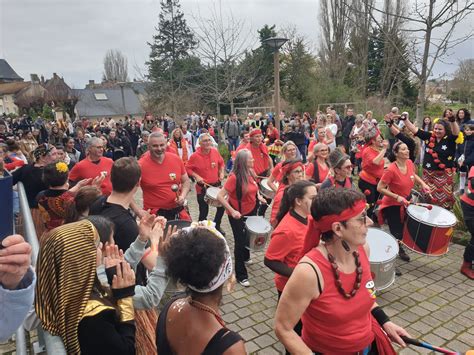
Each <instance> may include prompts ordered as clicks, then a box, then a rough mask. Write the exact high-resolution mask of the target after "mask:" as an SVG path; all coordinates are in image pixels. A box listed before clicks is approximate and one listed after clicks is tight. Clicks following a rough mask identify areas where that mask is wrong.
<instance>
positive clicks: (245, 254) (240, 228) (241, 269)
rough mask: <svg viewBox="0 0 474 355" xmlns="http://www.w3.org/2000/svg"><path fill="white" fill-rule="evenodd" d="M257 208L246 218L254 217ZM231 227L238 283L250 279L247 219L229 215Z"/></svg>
mask: <svg viewBox="0 0 474 355" xmlns="http://www.w3.org/2000/svg"><path fill="white" fill-rule="evenodd" d="M256 210H257V207H255V208H254V209H253V211H252V212H250V213H249V214H246V216H254V215H255V212H256ZM228 217H229V223H230V227H231V228H232V233H233V234H234V258H235V277H236V278H237V281H242V280H245V279H248V278H249V275H248V273H247V268H246V267H245V262H246V261H247V260H249V259H250V250H249V249H248V247H249V238H248V237H247V231H246V229H245V218H240V219H235V218H233V217H232V216H231V215H228Z"/></svg>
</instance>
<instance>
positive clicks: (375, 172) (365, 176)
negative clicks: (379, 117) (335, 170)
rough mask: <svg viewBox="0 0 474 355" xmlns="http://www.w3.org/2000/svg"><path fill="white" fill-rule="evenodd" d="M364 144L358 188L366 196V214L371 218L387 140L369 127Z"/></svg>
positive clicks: (377, 195)
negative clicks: (367, 207) (367, 206)
mask: <svg viewBox="0 0 474 355" xmlns="http://www.w3.org/2000/svg"><path fill="white" fill-rule="evenodd" d="M364 139H365V146H364V148H362V153H361V157H362V171H361V172H360V174H359V189H360V190H361V191H362V192H363V193H364V195H365V196H366V198H367V203H368V204H369V205H370V207H369V210H368V211H367V214H368V215H369V217H370V218H373V211H374V208H375V203H376V202H377V200H378V198H379V192H378V191H377V184H378V182H379V181H380V178H381V177H382V175H383V171H384V165H385V160H384V157H385V153H386V152H387V149H388V146H389V145H388V141H386V140H384V139H383V137H382V136H381V135H380V132H379V131H378V130H376V129H375V128H374V129H371V130H369V131H368V132H367V133H366V134H365V136H364Z"/></svg>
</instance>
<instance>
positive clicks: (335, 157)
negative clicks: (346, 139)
mask: <svg viewBox="0 0 474 355" xmlns="http://www.w3.org/2000/svg"><path fill="white" fill-rule="evenodd" d="M349 159H350V157H349V156H348V155H347V154H345V153H343V152H342V151H341V150H339V149H337V148H336V149H334V150H333V151H332V152H331V154H329V157H328V160H329V165H330V166H331V168H333V169H335V168H340V167H341V166H342V165H343V164H344V163H345V162H346V160H349Z"/></svg>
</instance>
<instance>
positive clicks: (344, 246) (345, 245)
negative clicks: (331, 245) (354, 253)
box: [341, 239, 351, 252]
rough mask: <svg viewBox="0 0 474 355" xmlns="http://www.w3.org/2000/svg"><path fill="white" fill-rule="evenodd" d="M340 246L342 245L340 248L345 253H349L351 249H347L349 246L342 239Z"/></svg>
mask: <svg viewBox="0 0 474 355" xmlns="http://www.w3.org/2000/svg"><path fill="white" fill-rule="evenodd" d="M341 244H342V247H343V248H344V250H345V251H347V252H350V251H351V248H350V247H349V244H347V242H346V241H345V240H344V239H341Z"/></svg>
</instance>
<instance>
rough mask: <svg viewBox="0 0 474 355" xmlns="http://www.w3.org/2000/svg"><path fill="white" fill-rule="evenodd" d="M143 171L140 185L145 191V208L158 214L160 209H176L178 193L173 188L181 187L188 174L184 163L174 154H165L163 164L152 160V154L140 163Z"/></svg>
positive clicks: (147, 155)
mask: <svg viewBox="0 0 474 355" xmlns="http://www.w3.org/2000/svg"><path fill="white" fill-rule="evenodd" d="M138 164H139V165H140V168H141V169H142V178H141V182H140V185H141V187H142V190H143V207H144V209H145V210H147V209H151V210H152V211H153V212H156V211H157V210H159V209H165V210H170V209H173V208H176V207H177V205H176V192H173V191H171V186H172V185H174V184H178V185H179V186H181V177H182V176H183V175H184V174H186V169H185V168H184V164H183V161H182V160H181V158H180V157H179V156H177V155H176V154H173V153H165V158H164V160H163V162H162V163H161V164H159V163H157V162H156V161H154V160H152V158H151V156H150V154H146V155H143V157H142V158H141V159H140V160H139V161H138Z"/></svg>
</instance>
